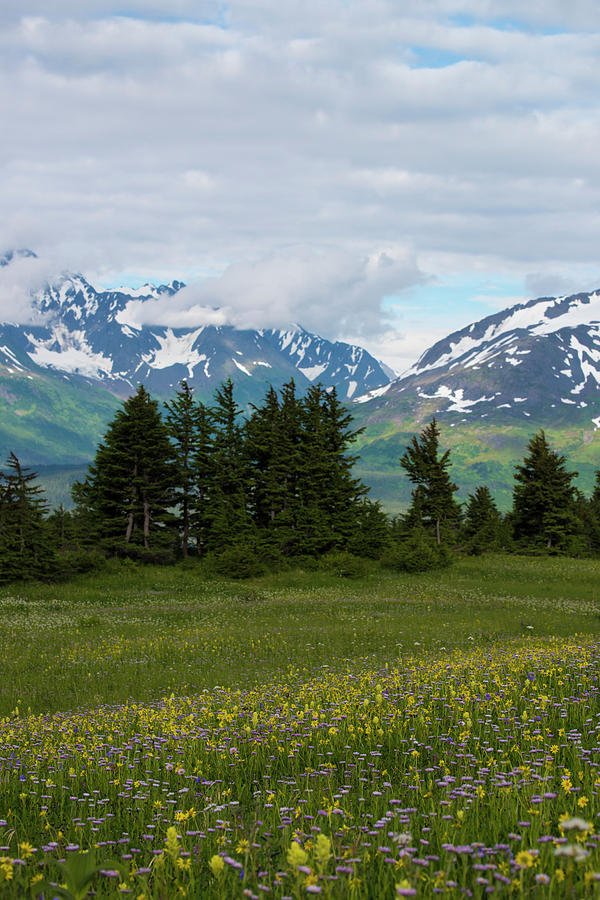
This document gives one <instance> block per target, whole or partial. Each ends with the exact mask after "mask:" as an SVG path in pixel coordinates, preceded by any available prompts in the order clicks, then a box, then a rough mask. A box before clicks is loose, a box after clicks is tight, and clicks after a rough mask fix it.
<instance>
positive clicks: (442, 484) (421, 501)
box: [400, 417, 460, 546]
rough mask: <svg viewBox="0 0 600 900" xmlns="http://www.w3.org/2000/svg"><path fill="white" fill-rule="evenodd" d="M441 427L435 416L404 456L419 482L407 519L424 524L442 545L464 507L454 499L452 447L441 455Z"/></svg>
mask: <svg viewBox="0 0 600 900" xmlns="http://www.w3.org/2000/svg"><path fill="white" fill-rule="evenodd" d="M439 438H440V429H439V428H438V424H437V422H436V420H435V417H434V418H432V420H431V422H430V423H429V424H428V425H427V426H426V427H425V428H424V429H423V431H422V432H421V434H420V436H419V437H416V436H414V437H413V438H412V439H411V442H410V444H409V446H408V447H407V448H406V452H405V453H404V455H403V456H402V458H401V459H400V465H401V466H402V468H403V469H404V470H405V472H406V474H407V475H408V477H409V479H410V481H411V482H412V483H413V484H414V485H415V489H414V491H413V495H412V503H411V506H410V508H409V510H408V513H407V517H406V521H407V523H411V522H412V523H413V524H415V525H416V524H417V523H418V524H420V525H421V526H423V527H424V528H425V530H426V531H427V532H429V533H430V534H432V535H434V537H435V541H436V543H437V545H438V546H440V544H441V543H442V539H443V538H444V537H447V536H448V535H449V534H450V533H451V532H452V531H453V530H455V529H456V528H457V526H458V524H459V522H460V507H459V505H458V503H457V502H456V500H455V499H454V493H455V492H456V491H457V490H458V487H457V486H456V485H455V484H454V483H453V482H452V481H451V480H450V476H449V474H448V469H449V467H450V465H451V463H450V451H449V450H446V451H445V452H444V453H442V455H441V456H440V452H439Z"/></svg>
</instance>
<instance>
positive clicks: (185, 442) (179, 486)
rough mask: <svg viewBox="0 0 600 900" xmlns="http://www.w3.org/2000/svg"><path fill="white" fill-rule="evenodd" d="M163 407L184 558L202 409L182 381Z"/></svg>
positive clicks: (188, 535) (192, 501)
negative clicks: (172, 449) (172, 466)
mask: <svg viewBox="0 0 600 900" xmlns="http://www.w3.org/2000/svg"><path fill="white" fill-rule="evenodd" d="M164 406H165V410H166V412H167V415H166V423H167V428H168V432H169V436H170V437H171V440H172V442H173V446H174V456H175V487H174V500H175V503H176V505H177V508H178V511H179V516H178V525H179V530H180V535H181V538H180V540H181V553H182V556H183V557H184V558H185V557H187V555H188V551H189V544H190V537H191V533H190V532H191V519H192V510H193V508H194V504H195V495H196V490H197V482H196V478H195V471H194V462H195V459H196V456H197V453H198V440H199V431H200V428H201V420H202V411H201V409H200V407H199V405H198V404H197V403H196V402H195V401H194V395H193V391H192V389H191V387H190V386H189V384H188V383H187V381H185V380H183V381H181V382H180V387H179V390H178V391H176V393H175V396H174V397H173V399H172V400H170V401H167V402H166V403H165V404H164Z"/></svg>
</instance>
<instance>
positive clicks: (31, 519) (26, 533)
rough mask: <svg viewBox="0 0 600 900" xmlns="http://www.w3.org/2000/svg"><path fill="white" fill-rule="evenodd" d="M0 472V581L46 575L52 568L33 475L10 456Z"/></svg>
mask: <svg viewBox="0 0 600 900" xmlns="http://www.w3.org/2000/svg"><path fill="white" fill-rule="evenodd" d="M6 466H7V471H6V472H0V580H2V581H12V580H16V579H24V578H39V577H41V576H44V575H48V574H49V573H50V572H51V570H52V568H53V565H54V551H53V548H52V546H51V544H50V541H49V534H48V529H47V525H46V521H45V515H46V513H47V511H48V506H47V503H46V500H45V498H44V497H43V489H42V488H41V487H40V486H39V485H37V484H34V482H35V479H36V478H37V476H36V474H35V472H32V471H31V470H30V469H27V468H25V467H24V466H22V465H21V463H20V462H19V460H18V459H17V457H16V456H15V454H14V453H12V452H11V454H10V455H9V457H8V460H7V462H6Z"/></svg>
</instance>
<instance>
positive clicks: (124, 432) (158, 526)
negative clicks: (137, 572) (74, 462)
mask: <svg viewBox="0 0 600 900" xmlns="http://www.w3.org/2000/svg"><path fill="white" fill-rule="evenodd" d="M175 474H176V468H175V464H174V450H173V446H172V444H171V442H170V440H169V434H168V431H167V427H166V425H165V423H164V422H163V420H162V418H161V415H160V412H159V409H158V403H157V402H156V401H155V400H153V399H152V397H151V396H150V395H149V394H148V392H147V391H146V390H145V388H144V387H143V385H140V386H139V388H138V390H137V391H136V393H135V394H134V395H133V396H132V397H129V398H128V399H127V400H126V401H125V402H124V404H123V407H122V409H120V410H119V411H118V412H117V414H116V416H115V418H114V419H113V421H112V422H111V423H110V425H109V426H108V430H107V432H106V434H105V436H104V442H103V443H101V444H100V446H99V447H98V450H97V452H96V457H95V460H94V463H93V464H92V465H91V466H90V467H89V471H88V477H87V478H86V481H85V482H84V483H83V484H78V485H76V486H75V490H74V494H73V496H74V498H76V499H77V500H79V502H81V503H85V504H86V505H87V506H88V513H91V518H92V519H93V520H94V523H95V526H96V529H97V533H98V535H99V538H100V541H101V543H102V545H103V546H104V548H105V549H107V550H108V551H109V552H112V553H119V552H126V553H128V554H131V553H133V552H134V550H135V548H136V547H139V548H143V550H144V551H150V550H151V551H153V552H154V553H156V551H165V550H166V549H170V548H171V545H172V531H171V530H170V526H172V521H173V516H172V513H171V512H170V507H172V506H173V503H174V499H175V498H174V493H173V488H174V480H175Z"/></svg>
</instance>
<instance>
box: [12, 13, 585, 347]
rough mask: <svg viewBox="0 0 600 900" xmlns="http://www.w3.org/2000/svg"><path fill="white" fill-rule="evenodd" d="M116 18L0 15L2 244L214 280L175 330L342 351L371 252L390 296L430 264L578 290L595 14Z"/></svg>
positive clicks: (357, 320) (368, 297)
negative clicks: (331, 341)
mask: <svg viewBox="0 0 600 900" xmlns="http://www.w3.org/2000/svg"><path fill="white" fill-rule="evenodd" d="M122 10H123V6H122V4H117V3H116V2H110V0H89V2H86V3H80V2H75V0H56V2H55V3H53V4H52V12H49V6H48V4H47V3H46V2H42V0H26V2H25V3H24V4H3V5H2V8H1V9H0V22H1V23H2V26H3V27H2V28H0V76H3V77H0V116H1V118H2V122H3V147H2V157H1V159H0V166H1V169H0V175H1V177H0V204H1V206H2V210H3V222H2V226H1V229H0V239H1V241H2V243H0V248H1V247H2V246H5V247H9V246H23V245H25V246H31V247H33V248H34V249H36V250H39V251H40V253H44V254H45V255H50V256H51V257H52V258H58V259H60V260H61V263H63V264H64V265H66V266H69V267H70V268H77V269H81V270H82V271H84V272H87V271H89V270H90V268H91V270H92V272H93V273H101V274H102V275H103V277H105V278H106V279H108V278H111V277H112V278H113V280H116V279H117V277H118V274H119V273H120V272H124V271H136V272H140V273H141V275H142V277H143V279H144V280H146V279H147V280H156V279H157V278H158V277H160V279H162V280H164V279H165V277H167V276H170V277H182V278H186V277H187V273H188V272H189V271H197V270H205V271H213V272H214V271H221V272H223V275H222V276H221V277H218V278H215V279H213V280H212V281H211V280H207V281H205V282H204V283H203V284H201V285H197V286H196V287H194V288H189V289H188V290H187V292H186V295H187V300H186V305H185V306H183V305H182V306H181V308H179V307H178V306H174V307H173V308H172V310H171V312H172V314H173V315H177V316H178V317H179V321H180V322H181V323H183V322H184V321H185V322H191V321H192V320H193V321H197V320H200V319H201V318H202V317H203V316H204V317H205V318H206V317H208V318H210V317H211V316H214V315H215V313H214V310H213V307H214V306H220V307H223V308H224V309H226V312H227V316H229V317H230V318H232V319H233V320H234V321H236V322H240V323H244V322H246V321H249V320H250V318H252V317H256V316H258V315H259V314H263V315H264V316H265V318H266V320H267V321H268V322H275V321H284V320H289V319H290V318H291V319H298V320H300V321H303V322H304V323H305V324H306V325H307V327H315V328H316V327H317V326H318V323H321V322H322V323H324V327H335V328H336V332H335V333H337V334H339V335H340V336H342V335H343V333H344V330H345V332H353V333H356V334H357V335H359V334H361V333H362V334H365V335H367V334H369V333H375V332H376V331H377V329H379V330H380V331H381V329H382V326H383V325H384V324H385V321H384V318H385V317H383V316H382V314H381V310H380V307H379V298H380V297H381V296H382V295H383V293H385V290H387V286H386V277H387V275H386V274H385V273H384V268H385V267H383V266H380V267H379V270H377V271H376V272H375V274H374V273H373V271H372V270H371V269H370V268H369V266H368V265H367V263H366V262H365V260H367V259H368V258H369V257H373V256H374V255H375V256H376V254H377V253H378V252H379V249H380V248H384V247H391V248H393V253H392V254H391V257H392V259H393V260H394V262H393V264H392V267H391V270H390V271H389V273H388V274H389V276H390V277H389V281H390V283H394V282H395V281H397V282H398V285H399V286H398V290H400V289H401V288H402V285H404V284H408V283H411V279H419V278H420V277H422V276H421V274H420V270H421V269H426V270H427V271H430V272H435V271H436V270H435V269H432V268H430V267H428V266H427V265H426V264H425V262H423V261H424V260H427V259H434V258H435V257H436V256H437V257H438V258H439V257H440V256H441V255H443V254H446V255H448V256H449V257H453V258H454V259H455V261H456V264H455V268H457V269H460V268H461V267H462V268H463V269H466V267H467V266H475V267H477V266H479V267H483V268H485V267H486V266H487V265H488V264H489V261H490V260H491V259H493V260H494V271H500V270H502V269H505V270H507V271H510V272H511V273H513V274H514V273H515V272H519V273H520V276H521V277H522V278H523V279H524V278H525V276H526V275H527V274H528V273H536V272H542V273H543V272H545V271H546V270H548V269H549V268H550V267H552V271H556V272H557V273H560V274H561V277H562V278H564V280H565V283H568V284H572V285H573V289H576V288H577V277H578V276H579V273H581V272H582V271H583V270H584V269H585V267H586V266H587V267H589V268H591V267H593V266H594V265H595V260H596V257H597V246H598V237H599V226H600V220H599V219H598V214H597V210H598V206H599V204H600V177H599V176H600V168H599V164H598V153H597V147H598V145H599V143H600V102H599V99H598V90H597V59H598V54H599V52H600V7H599V6H598V4H597V2H596V0H574V2H571V3H569V4H568V5H566V4H564V3H563V2H559V0H544V2H542V0H533V2H531V3H527V4H523V3H522V2H517V0H483V2H482V0H477V2H476V0H431V2H428V3H423V2H422V0H407V2H405V3H402V4H398V3H397V2H393V0H306V2H305V3H303V4H285V3H281V2H276V0H230V2H229V3H227V4H224V3H221V2H217V0H211V2H209V0H200V2H198V0H193V2H192V0H173V2H172V3H171V4H170V5H169V15H168V16H166V15H165V6H164V4H163V3H159V2H158V0H130V2H129V3H128V4H127V11H128V16H127V17H124V16H122V15H120V13H121V12H122ZM298 247H311V248H313V249H311V250H310V251H307V250H303V251H299V250H298V249H291V250H290V248H298ZM461 260H462V262H461ZM253 261H254V262H253ZM417 261H421V262H420V266H419V264H418V262H417ZM371 265H372V264H371ZM158 273H160V275H159V274H158ZM531 277H532V278H533V276H531ZM319 279H321V281H320V284H319V283H318V281H319ZM530 283H531V285H534V283H535V279H534V280H533V281H530ZM556 283H559V280H558V281H556ZM394 289H396V288H394ZM536 292H537V291H535V290H534V291H533V293H536ZM8 293H10V292H8ZM8 293H7V294H6V296H8ZM19 296H21V295H19V293H18V291H16V293H14V295H13V299H12V300H11V301H10V302H11V308H12V309H13V311H14V310H15V309H16V307H17V306H18V303H19V300H18V297H19ZM22 296H23V301H22V302H23V304H24V310H25V311H24V312H23V315H26V314H27V313H26V306H27V301H26V299H25V295H22ZM323 298H326V299H325V300H323ZM183 299H184V298H180V300H181V302H182V303H183ZM179 302H180V301H178V303H179ZM15 314H18V315H20V313H15ZM145 314H146V313H144V315H145ZM155 314H156V315H158V311H156V310H155ZM219 315H221V314H219ZM363 320H364V321H363ZM255 323H256V319H255V320H254V322H253V324H255ZM170 324H174V323H170ZM259 324H262V323H259ZM400 327H401V328H402V330H403V331H405V330H406V323H405V322H402V321H401V322H400ZM415 327H416V326H415ZM382 346H383V345H382ZM380 355H382V354H380Z"/></svg>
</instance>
